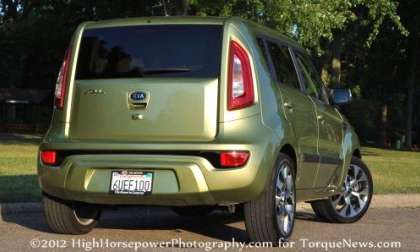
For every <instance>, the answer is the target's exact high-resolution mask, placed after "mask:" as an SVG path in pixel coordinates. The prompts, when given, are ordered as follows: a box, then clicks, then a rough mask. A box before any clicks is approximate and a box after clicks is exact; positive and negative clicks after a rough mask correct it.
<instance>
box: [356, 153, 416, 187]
mask: <svg viewBox="0 0 420 252" xmlns="http://www.w3.org/2000/svg"><path fill="white" fill-rule="evenodd" d="M362 157H363V161H365V162H366V164H367V165H368V166H369V168H370V170H371V172H372V176H373V183H374V190H375V193H378V194H385V193H420V153H419V152H407V151H391V150H383V149H377V148H366V147H365V148H363V149H362Z"/></svg>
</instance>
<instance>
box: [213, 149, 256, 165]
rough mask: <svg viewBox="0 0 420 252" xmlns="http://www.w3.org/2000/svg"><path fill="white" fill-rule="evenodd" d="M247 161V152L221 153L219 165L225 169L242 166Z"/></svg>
mask: <svg viewBox="0 0 420 252" xmlns="http://www.w3.org/2000/svg"><path fill="white" fill-rule="evenodd" d="M248 159H249V152H248V151H223V152H221V153H220V165H221V166H222V167H225V168H228V167H241V166H244V165H245V164H246V163H247V162H248Z"/></svg>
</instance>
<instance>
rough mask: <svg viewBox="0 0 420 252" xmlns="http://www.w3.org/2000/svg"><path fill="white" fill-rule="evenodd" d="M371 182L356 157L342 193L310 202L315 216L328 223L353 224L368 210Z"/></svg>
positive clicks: (367, 171)
mask: <svg viewBox="0 0 420 252" xmlns="http://www.w3.org/2000/svg"><path fill="white" fill-rule="evenodd" d="M372 195H373V181H372V175H371V174H370V171H369V168H368V167H367V166H366V164H365V163H363V161H362V160H360V159H359V158H357V157H353V158H352V160H351V164H350V167H349V168H348V173H347V175H346V178H345V182H344V185H343V188H342V192H341V193H340V194H338V195H334V196H332V197H329V198H328V199H325V200H319V201H315V202H311V206H312V209H313V210H314V212H315V214H316V215H317V216H318V217H319V218H321V219H323V220H325V221H328V222H335V223H353V222H356V221H358V220H360V219H361V218H362V217H363V216H364V215H365V213H366V211H367V210H368V209H369V205H370V201H371V200H372Z"/></svg>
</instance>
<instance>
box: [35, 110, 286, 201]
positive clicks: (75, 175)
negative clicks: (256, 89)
mask: <svg viewBox="0 0 420 252" xmlns="http://www.w3.org/2000/svg"><path fill="white" fill-rule="evenodd" d="M60 137H61V140H60ZM278 144H279V143H278V137H276V135H274V133H273V131H271V130H270V129H268V128H266V127H265V126H264V125H263V124H262V122H261V119H260V117H259V116H256V117H250V118H246V119H242V120H236V121H232V122H229V123H221V124H220V125H219V133H218V138H217V139H216V140H215V141H213V142H208V143H191V142H190V143H188V142H185V143H122V142H119V143H118V142H99V141H98V142H88V141H76V140H74V141H69V140H66V139H65V136H63V135H61V134H59V135H58V134H57V132H55V131H54V130H50V132H49V133H48V134H47V136H46V137H45V139H44V142H43V143H42V144H41V146H40V150H47V149H49V150H58V151H61V150H63V151H71V152H72V153H73V154H71V155H69V156H67V157H66V158H65V159H64V160H63V162H62V164H61V166H60V167H49V166H44V165H43V164H42V163H41V162H40V161H38V175H39V183H40V186H41V188H42V190H43V191H44V192H45V193H47V194H50V195H52V196H55V197H58V198H62V199H67V200H75V201H81V202H87V203H96V204H110V205H118V204H130V205H162V206H185V205H224V204H234V203H241V202H246V201H249V200H251V199H254V198H256V197H258V195H259V194H260V193H261V192H262V191H263V190H264V187H265V185H266V181H267V179H268V174H269V172H270V171H271V169H272V167H273V164H274V162H275V159H276V158H277V154H276V153H277V151H278V150H277V148H278ZM90 150H96V152H95V153H97V154H80V153H84V151H90ZM98 150H103V151H105V152H106V153H108V154H101V153H100V151H98ZM163 150H164V152H162V153H159V151H163ZM180 150H183V151H202V152H206V151H209V152H211V151H213V152H214V151H223V150H226V151H227V150H247V151H249V152H250V158H249V160H248V162H247V164H246V165H245V166H244V167H241V168H234V169H233V168H232V169H216V168H215V167H214V166H213V165H212V164H211V163H210V162H209V161H208V160H207V159H206V158H204V157H200V156H193V155H182V156H180V155H173V154H163V153H167V152H168V151H169V152H170V151H180ZM77 151H81V152H80V153H77ZM109 151H113V152H112V154H111V153H109ZM124 151H127V153H124ZM144 151H153V155H151V154H136V152H139V153H141V152H144ZM117 153H118V154H117ZM129 153H130V154H129ZM114 170H139V171H152V172H154V182H153V189H152V194H151V195H146V196H127V195H114V194H111V193H110V192H109V186H110V180H111V172H112V171H114Z"/></svg>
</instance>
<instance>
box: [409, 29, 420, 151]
mask: <svg viewBox="0 0 420 252" xmlns="http://www.w3.org/2000/svg"><path fill="white" fill-rule="evenodd" d="M417 33H418V28H417V26H414V27H413V30H412V31H411V33H410V36H409V49H408V53H409V70H408V71H409V73H408V79H407V86H408V89H407V125H406V135H407V138H406V139H407V140H406V146H407V147H408V148H410V147H411V145H412V144H413V106H414V92H415V84H416V69H417V45H418V42H419V38H418V34H417Z"/></svg>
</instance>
